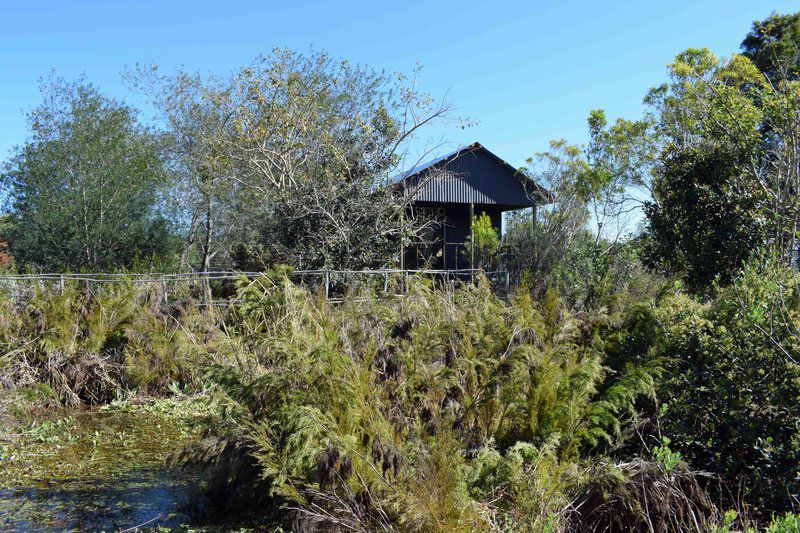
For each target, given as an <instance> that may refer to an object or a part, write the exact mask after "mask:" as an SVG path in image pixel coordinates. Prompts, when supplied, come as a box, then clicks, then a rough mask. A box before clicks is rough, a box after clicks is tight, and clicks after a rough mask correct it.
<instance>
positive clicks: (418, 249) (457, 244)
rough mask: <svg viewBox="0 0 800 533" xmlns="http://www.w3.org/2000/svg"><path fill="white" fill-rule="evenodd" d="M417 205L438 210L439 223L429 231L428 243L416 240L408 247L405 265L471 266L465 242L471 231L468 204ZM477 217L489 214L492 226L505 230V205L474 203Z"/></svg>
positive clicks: (426, 238)
mask: <svg viewBox="0 0 800 533" xmlns="http://www.w3.org/2000/svg"><path fill="white" fill-rule="evenodd" d="M417 208H418V209H419V208H422V209H428V210H431V212H435V213H436V218H437V221H436V224H435V225H433V226H432V228H431V229H430V231H428V232H426V237H425V242H424V243H422V242H420V243H416V244H413V245H412V246H409V247H408V248H407V249H406V250H405V256H404V266H405V268H407V269H412V270H413V269H422V268H431V269H446V270H458V269H464V268H470V266H471V265H470V258H469V255H468V253H467V252H466V251H465V250H468V249H467V248H465V246H464V244H465V243H466V242H467V239H469V234H470V218H469V215H470V206H469V204H433V203H431V204H428V205H418V206H417ZM473 209H474V213H475V215H476V216H478V215H480V214H481V213H486V214H487V215H489V217H490V218H491V219H492V225H493V226H494V227H495V228H497V230H498V231H501V232H502V223H503V213H502V211H503V208H502V207H501V206H497V205H480V204H479V205H475V206H474V208H473Z"/></svg>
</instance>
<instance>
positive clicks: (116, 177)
mask: <svg viewBox="0 0 800 533" xmlns="http://www.w3.org/2000/svg"><path fill="white" fill-rule="evenodd" d="M41 91H42V102H41V103H40V104H39V105H38V106H37V107H36V108H35V109H33V110H32V111H31V112H30V113H28V130H29V137H28V139H27V140H26V141H25V143H24V144H23V145H22V146H20V147H18V148H17V149H16V150H15V152H14V154H13V156H12V157H11V158H10V159H9V161H7V162H6V164H5V165H4V168H3V184H4V186H5V188H6V193H7V196H6V199H7V200H8V202H9V206H8V207H9V210H10V213H11V221H10V224H11V230H10V236H9V237H10V238H9V240H10V245H11V252H12V254H13V255H14V256H15V257H16V258H17V259H18V260H19V261H20V262H22V263H23V264H32V265H35V266H37V267H41V268H44V269H49V270H53V269H56V270H58V269H80V268H87V269H113V268H116V267H124V266H130V265H132V264H133V262H134V261H135V260H136V258H146V257H158V258H161V259H164V258H167V257H168V256H169V255H170V254H171V253H173V251H174V250H175V247H174V240H173V238H172V236H171V234H170V224H169V223H168V222H167V220H166V218H165V217H164V216H163V213H162V209H161V208H162V207H163V197H162V191H163V190H164V188H165V186H166V185H167V182H168V179H169V175H168V173H167V172H166V170H165V167H164V164H163V160H162V157H161V140H160V139H159V137H158V136H157V135H156V134H154V133H153V132H152V131H150V130H148V129H147V128H145V127H144V126H142V125H141V124H140V122H139V120H138V118H137V112H136V111H135V110H134V109H133V108H131V107H129V106H128V105H126V104H124V103H122V102H119V101H116V100H113V99H110V98H107V97H105V96H103V95H102V94H101V93H100V92H99V91H98V89H97V88H96V87H95V86H93V85H91V84H88V83H85V82H83V81H77V82H67V81H65V80H63V79H59V78H56V77H51V78H49V79H48V80H46V81H43V82H42V83H41Z"/></svg>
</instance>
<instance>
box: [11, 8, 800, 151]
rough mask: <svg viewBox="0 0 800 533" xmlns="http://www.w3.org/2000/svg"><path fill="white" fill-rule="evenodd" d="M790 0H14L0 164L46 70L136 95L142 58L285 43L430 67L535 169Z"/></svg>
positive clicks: (459, 136)
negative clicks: (692, 51) (546, 153)
mask: <svg viewBox="0 0 800 533" xmlns="http://www.w3.org/2000/svg"><path fill="white" fill-rule="evenodd" d="M798 9H800V2H797V1H796V0H795V1H793V2H790V1H780V0H772V1H766V2H765V1H759V0H750V1H741V0H727V1H716V2H697V1H683V0H681V1H672V2H657V1H647V2H645V1H642V2H630V1H629V2H613V3H612V2H608V3H606V4H605V5H603V4H602V3H600V2H592V1H561V2H530V1H528V2H525V1H516V2H500V1H495V2H489V1H484V2H474V3H472V2H464V1H461V2H439V1H434V0H428V1H424V2H416V1H413V2H402V1H401V2H391V3H389V2H381V1H359V2H333V1H328V2H310V1H302V0H299V1H291V0H289V1H283V2H272V1H250V2H246V1H238V0H227V1H213V2H211V1H204V0H196V1H191V2H184V1H165V0H161V1H150V0H141V1H136V0H129V1H115V2H112V1H105V2H100V1H85V0H84V1H81V0H72V1H69V2H65V1H63V0H57V1H53V0H50V1H39V2H35V1H29V2H26V1H14V0H0V28H2V29H1V30H0V157H5V155H6V154H7V153H8V150H9V149H10V148H11V147H12V146H14V145H18V144H20V143H21V142H23V140H24V139H25V136H26V131H25V118H24V112H25V110H27V109H29V108H30V107H32V106H34V105H35V104H36V103H37V101H38V97H39V96H38V91H37V78H39V77H40V76H44V75H46V74H47V73H48V72H49V71H50V70H51V69H53V68H55V69H56V70H57V71H58V73H59V74H61V75H63V76H65V77H68V78H73V77H76V76H79V75H80V74H81V73H85V75H86V77H87V78H88V79H89V80H91V81H93V82H95V83H96V84H98V85H99V86H100V87H101V89H102V90H103V91H105V92H106V93H107V94H110V95H113V96H116V97H125V95H126V93H127V91H126V88H125V86H124V85H123V84H122V81H121V79H120V72H121V71H122V70H123V69H124V68H125V67H126V66H132V65H133V64H135V63H136V62H141V63H156V64H158V65H159V66H161V67H162V68H165V69H167V70H170V69H173V68H176V67H179V66H183V67H185V68H187V69H189V70H197V69H199V70H201V71H209V72H216V73H227V72H230V71H232V70H234V69H235V68H236V67H237V66H239V65H242V64H245V63H247V62H249V61H251V60H252V59H253V58H254V57H255V56H256V55H257V54H259V53H264V52H269V51H270V50H271V49H272V48H273V47H275V46H282V47H289V48H292V49H296V50H300V51H306V50H308V49H309V48H310V47H312V46H313V47H314V48H315V49H319V50H325V51H328V52H330V53H331V54H332V55H334V56H338V57H344V58H347V59H349V60H351V61H352V62H356V63H363V64H368V65H370V66H373V67H377V68H382V69H386V70H390V71H408V70H410V69H412V68H413V67H414V65H415V64H417V63H419V64H421V65H423V67H424V70H423V73H422V78H421V85H422V87H423V88H424V89H425V90H427V91H428V92H430V93H432V94H433V95H434V96H438V97H441V96H443V95H444V94H445V93H448V94H449V99H450V100H451V101H452V102H453V103H454V104H455V105H456V106H457V107H458V108H459V114H460V115H462V116H467V117H470V118H471V119H474V120H477V121H478V122H479V123H478V125H477V126H475V127H473V128H470V129H468V130H465V131H462V130H460V129H450V130H442V131H437V132H435V134H436V135H437V136H439V135H441V136H445V137H446V138H447V139H448V140H450V141H451V142H452V143H454V144H466V143H468V142H472V141H475V140H477V141H480V142H481V143H483V144H484V145H485V146H487V147H488V148H489V149H491V150H493V151H495V152H496V153H497V154H498V155H500V156H501V157H503V158H505V159H506V160H508V161H509V162H510V163H511V164H513V165H515V166H518V165H522V164H523V163H524V161H525V159H526V158H527V157H528V156H530V155H532V154H533V153H534V152H536V151H540V150H542V149H543V148H544V147H546V145H547V142H548V140H550V139H553V138H566V139H568V140H570V141H572V142H578V143H582V142H585V141H586V116H587V114H588V112H589V110H591V109H595V108H604V109H606V110H607V112H608V114H609V117H611V118H614V117H617V116H625V117H636V116H639V115H640V113H641V99H642V96H643V95H644V94H645V91H646V90H647V89H648V88H649V87H651V86H653V85H655V84H658V83H660V82H662V81H663V80H664V79H665V65H666V64H667V63H669V62H670V61H671V59H672V58H673V57H674V56H675V54H676V53H678V52H679V51H681V50H683V49H685V48H687V47H690V46H707V47H709V48H710V49H711V50H713V51H714V52H715V53H717V54H721V55H727V54H730V53H732V52H735V51H737V50H738V46H739V43H740V42H741V40H742V38H743V37H744V35H745V33H746V32H747V31H748V30H749V28H750V24H751V22H752V21H753V20H755V19H762V18H764V17H766V16H768V15H769V13H770V12H772V11H778V12H781V13H785V12H791V11H794V10H798Z"/></svg>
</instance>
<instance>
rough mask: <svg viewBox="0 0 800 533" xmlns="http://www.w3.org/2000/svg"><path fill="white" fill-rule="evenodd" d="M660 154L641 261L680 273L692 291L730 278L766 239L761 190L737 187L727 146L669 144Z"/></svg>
mask: <svg viewBox="0 0 800 533" xmlns="http://www.w3.org/2000/svg"><path fill="white" fill-rule="evenodd" d="M663 157H664V160H663V161H662V164H661V165H660V166H659V169H658V171H657V172H656V176H655V178H654V184H653V202H650V203H648V204H647V206H646V207H645V214H646V216H647V232H646V238H645V241H644V260H645V262H646V263H647V264H649V265H650V266H652V267H654V268H656V269H657V270H658V271H660V272H662V273H665V274H669V275H671V274H676V273H680V274H681V275H682V276H683V277H684V279H685V280H686V282H687V284H688V287H689V288H690V289H691V290H692V291H694V292H702V291H703V290H704V289H705V288H706V287H709V286H710V285H711V283H712V282H713V281H714V280H715V279H719V280H720V281H721V282H722V283H728V282H730V281H731V279H733V277H734V276H735V275H736V273H737V272H738V271H739V269H740V268H741V266H742V264H743V263H744V262H745V261H746V260H747V259H748V258H749V257H750V255H751V254H752V252H753V250H754V249H756V248H757V247H758V246H760V245H761V244H762V243H763V242H764V240H765V238H766V228H765V224H764V222H763V220H762V217H761V216H760V215H759V209H758V207H759V205H760V201H761V199H762V197H763V195H762V194H760V193H761V190H760V189H758V188H756V187H750V188H747V187H740V186H739V185H741V184H743V183H744V181H745V180H744V177H743V176H742V172H741V168H740V166H739V165H737V163H736V159H737V158H736V155H735V154H732V153H730V151H726V150H724V149H721V148H715V147H705V148H704V147H689V148H683V149H681V148H677V147H673V148H672V149H671V150H670V152H669V153H668V154H665V155H664V156H663Z"/></svg>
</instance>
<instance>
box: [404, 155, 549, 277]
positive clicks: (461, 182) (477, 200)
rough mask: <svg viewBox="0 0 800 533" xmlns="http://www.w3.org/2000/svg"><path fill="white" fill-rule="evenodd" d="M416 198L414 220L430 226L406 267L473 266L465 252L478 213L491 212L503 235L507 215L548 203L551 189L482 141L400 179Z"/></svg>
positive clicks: (407, 253) (407, 255)
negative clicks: (474, 217) (491, 150)
mask: <svg viewBox="0 0 800 533" xmlns="http://www.w3.org/2000/svg"><path fill="white" fill-rule="evenodd" d="M396 181H397V183H398V185H399V186H400V187H401V190H402V191H403V194H405V195H406V196H408V197H410V199H411V202H410V208H409V212H408V216H410V217H414V218H415V219H416V220H418V221H421V222H425V230H424V232H423V235H422V236H421V238H420V240H418V241H417V242H414V243H412V244H411V245H410V246H406V247H405V248H404V249H403V250H402V252H401V257H402V261H403V265H402V268H404V269H412V270H413V269H420V268H429V269H437V270H438V269H443V270H461V269H469V268H473V267H474V265H472V264H470V263H471V258H470V257H469V256H468V254H467V253H465V250H468V247H467V246H466V243H467V242H468V240H469V238H470V231H471V226H472V224H471V221H472V216H473V215H480V214H481V213H486V214H487V215H489V217H490V218H491V220H492V225H493V226H494V227H495V228H496V229H497V230H498V231H499V232H501V234H502V228H503V213H504V212H506V211H515V210H518V209H526V208H533V210H534V211H533V213H534V215H535V210H536V207H537V206H538V205H542V204H544V203H547V200H546V198H547V191H546V190H545V189H544V188H542V187H541V186H539V185H538V184H537V183H535V182H534V181H533V180H531V179H530V178H529V177H528V176H526V175H525V174H523V173H522V172H520V171H519V170H518V169H516V168H514V167H513V166H511V165H510V164H508V163H507V162H505V161H504V160H502V159H501V158H500V157H498V156H496V155H495V154H493V153H492V152H490V151H489V150H487V149H486V148H485V147H484V146H482V145H481V144H480V143H477V142H476V143H473V144H470V145H469V146H464V147H462V148H459V149H458V150H455V151H453V152H450V153H448V154H445V155H443V156H440V157H437V158H436V159H434V160H432V161H429V162H427V163H424V164H421V165H418V166H416V167H414V168H412V169H411V170H409V171H406V172H404V173H402V174H401V175H400V176H398V178H397V179H396Z"/></svg>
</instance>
